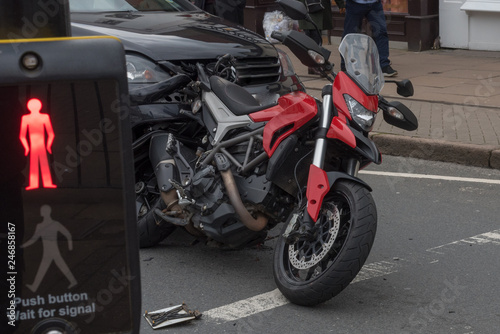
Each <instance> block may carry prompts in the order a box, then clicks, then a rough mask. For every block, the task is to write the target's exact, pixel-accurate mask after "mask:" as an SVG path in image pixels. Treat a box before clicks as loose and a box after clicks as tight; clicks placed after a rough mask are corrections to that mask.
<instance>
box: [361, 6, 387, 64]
mask: <svg viewBox="0 0 500 334" xmlns="http://www.w3.org/2000/svg"><path fill="white" fill-rule="evenodd" d="M370 6H371V10H370V11H369V12H368V14H367V17H366V18H367V19H368V22H369V23H370V27H371V29H372V35H373V40H374V41H375V44H377V49H378V53H379V58H380V66H381V67H382V69H383V68H385V67H386V66H389V65H390V64H391V61H390V60H389V35H388V34H387V23H386V21H385V14H384V8H383V6H382V3H380V2H376V3H374V4H372V5H370Z"/></svg>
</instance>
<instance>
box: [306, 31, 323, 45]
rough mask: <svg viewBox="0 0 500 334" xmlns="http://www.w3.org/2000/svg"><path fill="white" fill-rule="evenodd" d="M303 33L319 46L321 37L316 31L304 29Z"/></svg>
mask: <svg viewBox="0 0 500 334" xmlns="http://www.w3.org/2000/svg"><path fill="white" fill-rule="evenodd" d="M304 33H305V34H306V35H307V36H309V37H311V38H312V39H313V40H314V41H315V42H316V44H318V45H320V44H321V35H320V33H319V32H318V31H317V30H316V29H304Z"/></svg>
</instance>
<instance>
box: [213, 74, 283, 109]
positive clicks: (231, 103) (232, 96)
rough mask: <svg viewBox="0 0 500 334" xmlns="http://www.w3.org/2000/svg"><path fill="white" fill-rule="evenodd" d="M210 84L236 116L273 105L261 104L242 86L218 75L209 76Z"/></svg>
mask: <svg viewBox="0 0 500 334" xmlns="http://www.w3.org/2000/svg"><path fill="white" fill-rule="evenodd" d="M209 80H210V86H211V88H212V91H213V92H214V94H215V95H217V97H218V98H219V99H220V100H221V101H222V103H224V104H225V105H226V106H227V107H228V108H229V110H231V112H232V113H233V114H235V115H236V116H243V115H248V114H251V113H254V112H256V111H260V110H264V109H267V108H270V107H272V106H275V105H276V104H271V105H266V106H261V105H260V103H259V101H257V100H256V99H255V98H254V97H253V96H252V94H250V93H249V92H248V91H247V90H245V89H244V88H243V87H241V86H238V85H237V84H235V83H233V82H231V81H228V80H226V79H224V78H221V77H218V76H215V75H214V76H211V77H210V79H209Z"/></svg>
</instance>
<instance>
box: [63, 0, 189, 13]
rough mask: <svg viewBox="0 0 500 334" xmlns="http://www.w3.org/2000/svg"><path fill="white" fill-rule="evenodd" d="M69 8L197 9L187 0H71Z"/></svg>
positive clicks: (104, 9) (76, 9) (95, 10)
mask: <svg viewBox="0 0 500 334" xmlns="http://www.w3.org/2000/svg"><path fill="white" fill-rule="evenodd" d="M69 8H70V11H71V12H130V11H132V12H134V11H141V12H142V11H166V12H185V11H192V10H196V9H197V7H195V6H194V5H193V4H191V3H190V2H189V1H187V0H70V1H69Z"/></svg>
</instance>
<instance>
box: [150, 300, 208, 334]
mask: <svg viewBox="0 0 500 334" xmlns="http://www.w3.org/2000/svg"><path fill="white" fill-rule="evenodd" d="M201 315H202V314H201V313H200V312H198V311H191V310H189V309H188V308H187V305H186V304H185V303H182V304H181V305H177V306H172V307H167V308H164V309H161V310H157V311H154V312H148V311H146V312H144V318H145V319H146V321H147V322H148V323H149V325H151V327H152V328H153V329H158V328H162V327H166V326H170V325H173V324H178V323H180V322H186V321H191V320H194V319H199V318H201Z"/></svg>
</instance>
